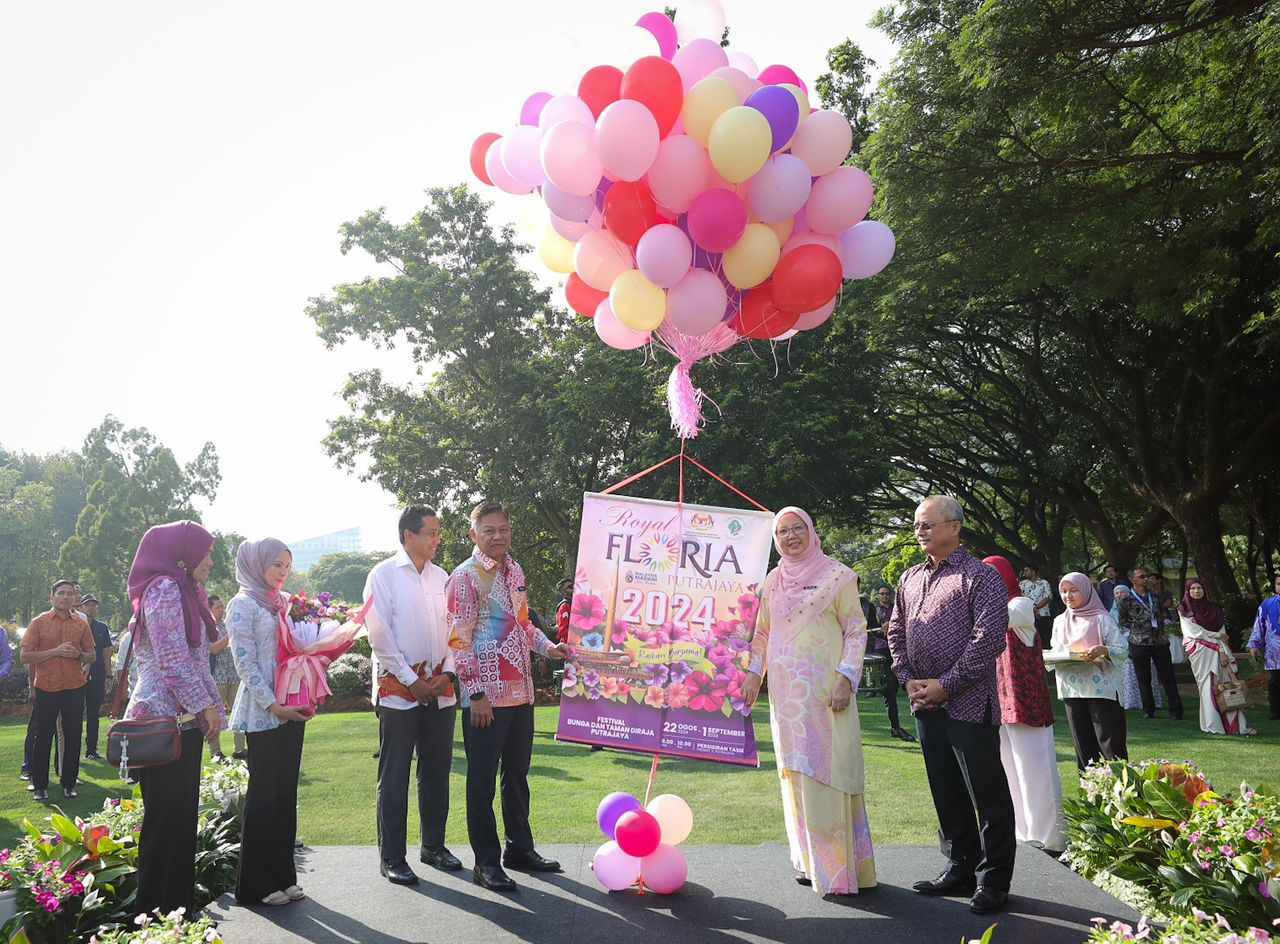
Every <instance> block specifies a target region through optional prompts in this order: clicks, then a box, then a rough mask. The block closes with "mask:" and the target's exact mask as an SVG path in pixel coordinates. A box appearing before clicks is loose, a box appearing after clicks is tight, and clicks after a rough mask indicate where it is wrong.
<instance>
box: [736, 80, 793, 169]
mask: <svg viewBox="0 0 1280 944" xmlns="http://www.w3.org/2000/svg"><path fill="white" fill-rule="evenodd" d="M744 104H746V106H747V107H748V108H754V109H755V110H756V111H758V112H760V114H762V115H764V117H765V120H766V121H768V122H769V130H770V131H772V132H773V146H772V147H770V148H769V152H770V153H774V152H776V151H780V150H782V149H783V148H784V147H786V146H787V142H788V141H790V140H791V139H792V137H794V136H795V133H796V128H798V127H799V126H800V103H799V102H797V101H796V97H795V96H794V95H792V94H791V93H790V92H788V91H787V90H786V89H784V88H783V87H782V86H780V85H766V86H764V87H763V88H758V89H756V90H755V91H754V92H752V93H751V95H750V96H749V97H748V98H747V100H746V102H745V103H744Z"/></svg>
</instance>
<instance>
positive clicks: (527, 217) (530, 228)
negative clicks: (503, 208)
mask: <svg viewBox="0 0 1280 944" xmlns="http://www.w3.org/2000/svg"><path fill="white" fill-rule="evenodd" d="M515 204H516V222H517V223H519V224H520V228H521V229H522V230H524V231H525V232H526V233H528V234H529V235H530V236H531V237H533V238H534V239H537V238H539V237H540V236H541V235H542V230H543V228H544V227H546V226H549V225H550V224H549V223H548V222H547V205H546V204H545V203H543V202H542V198H541V197H540V196H538V195H537V194H536V193H531V194H529V195H528V196H527V197H516V198H515Z"/></svg>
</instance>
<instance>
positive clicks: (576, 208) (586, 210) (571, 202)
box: [542, 180, 596, 223]
mask: <svg viewBox="0 0 1280 944" xmlns="http://www.w3.org/2000/svg"><path fill="white" fill-rule="evenodd" d="M542 199H543V201H544V202H545V203H546V204H547V209H548V210H550V211H551V215H552V216H558V217H560V219H562V220H565V221H566V222H572V223H582V222H586V221H587V220H589V219H590V218H591V214H592V213H593V212H594V211H595V209H596V201H595V197H594V196H586V197H584V196H582V195H580V194H576V193H565V192H564V191H563V190H561V189H560V188H559V187H557V186H556V185H555V184H553V183H552V182H551V181H549V180H548V181H546V182H545V183H543V185H542Z"/></svg>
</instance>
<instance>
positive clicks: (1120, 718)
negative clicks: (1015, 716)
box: [1044, 573, 1129, 770]
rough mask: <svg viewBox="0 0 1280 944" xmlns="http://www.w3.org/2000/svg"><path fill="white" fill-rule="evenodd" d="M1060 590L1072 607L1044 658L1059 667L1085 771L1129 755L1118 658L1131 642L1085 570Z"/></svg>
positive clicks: (1070, 723) (1061, 695) (1060, 618)
mask: <svg viewBox="0 0 1280 944" xmlns="http://www.w3.org/2000/svg"><path fill="white" fill-rule="evenodd" d="M1058 592H1059V593H1060V594H1061V595H1062V602H1063V603H1065V604H1066V605H1067V609H1066V612H1064V613H1061V614H1059V615H1058V617H1057V618H1055V619H1054V621H1053V641H1052V642H1051V643H1050V646H1049V650H1048V651H1047V652H1045V654H1044V657H1045V661H1046V662H1047V663H1048V664H1049V667H1050V668H1052V669H1054V670H1056V674H1057V679H1058V697H1059V698H1061V699H1062V703H1063V705H1064V706H1065V707H1066V709H1067V725H1068V726H1069V727H1070V728H1071V739H1072V741H1074V742H1075V746H1076V764H1077V765H1078V766H1079V768H1080V769H1081V770H1084V769H1085V768H1086V767H1087V766H1089V765H1090V764H1091V763H1093V762H1094V761H1096V760H1098V759H1100V758H1105V759H1106V760H1115V759H1121V760H1125V759H1128V757H1129V748H1128V744H1127V743H1126V738H1127V729H1126V722H1125V716H1124V706H1123V705H1122V704H1121V703H1120V685H1121V678H1122V676H1121V673H1120V670H1119V669H1118V668H1117V667H1116V662H1117V661H1119V660H1121V659H1127V658H1128V657H1129V643H1128V642H1127V641H1126V640H1125V637H1124V633H1122V632H1121V631H1120V625H1119V624H1118V623H1117V622H1116V621H1115V619H1113V618H1112V616H1111V612H1110V611H1109V610H1108V609H1107V608H1106V607H1105V606H1104V605H1103V603H1102V599H1101V598H1100V597H1099V596H1098V592H1097V591H1096V590H1095V589H1094V587H1093V582H1092V581H1090V580H1089V578H1088V577H1086V576H1085V575H1084V574H1082V573H1070V574H1067V575H1066V576H1065V577H1063V578H1062V580H1061V581H1060V582H1059V584H1058Z"/></svg>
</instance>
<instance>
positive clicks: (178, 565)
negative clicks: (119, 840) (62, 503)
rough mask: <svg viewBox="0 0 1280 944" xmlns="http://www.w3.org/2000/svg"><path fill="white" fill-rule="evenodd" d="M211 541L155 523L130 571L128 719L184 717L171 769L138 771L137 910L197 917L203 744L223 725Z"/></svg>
mask: <svg viewBox="0 0 1280 944" xmlns="http://www.w3.org/2000/svg"><path fill="white" fill-rule="evenodd" d="M212 552H213V535H212V534H210V533H209V532H208V531H206V530H205V529H204V528H202V527H200V525H198V524H196V523H195V522H194V521H175V522H173V523H172V524H162V525H157V526H156V527H154V528H152V529H151V530H150V531H148V532H147V533H146V534H144V535H143V536H142V542H141V543H140V544H139V545H138V553H137V555H136V556H135V557H134V559H133V567H132V568H131V569H130V571H129V603H130V604H131V606H132V607H133V618H132V619H131V620H130V623H129V629H130V632H131V634H132V635H131V638H132V640H133V641H132V642H131V644H130V645H131V648H132V653H133V662H134V664H135V666H136V667H137V670H138V682H137V684H136V685H135V686H134V688H133V693H132V695H131V696H130V698H129V707H128V709H127V710H126V711H125V715H124V716H125V718H128V719H135V718H173V717H176V718H177V719H178V726H179V729H180V730H181V732H182V754H181V756H180V757H179V758H178V760H177V761H176V762H174V763H172V764H168V765H166V766H164V767H146V768H141V769H138V770H137V771H135V776H136V777H137V778H138V782H139V783H140V784H141V785H142V801H143V814H142V834H141V836H140V837H139V840H138V897H137V899H136V900H135V907H136V910H137V912H138V914H148V913H150V912H152V911H154V910H155V909H157V908H159V909H160V911H161V912H163V913H165V914H168V913H169V912H171V911H173V910H174V909H177V908H186V909H187V913H188V914H191V913H192V904H193V898H194V896H195V862H196V819H197V815H198V813H199V807H200V765H201V760H202V759H203V755H204V742H205V741H206V740H209V739H212V738H214V737H216V736H217V734H218V731H219V730H221V729H222V727H223V726H224V725H225V724H226V716H225V715H224V714H223V711H222V699H221V698H219V697H218V686H217V685H215V684H214V681H213V675H212V674H211V673H210V671H209V643H210V642H212V641H213V640H214V639H216V638H217V624H216V623H215V621H214V619H213V614H212V613H211V612H209V598H208V597H207V596H206V595H205V591H204V582H205V581H206V580H208V579H209V569H210V567H212V566H213V557H212Z"/></svg>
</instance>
